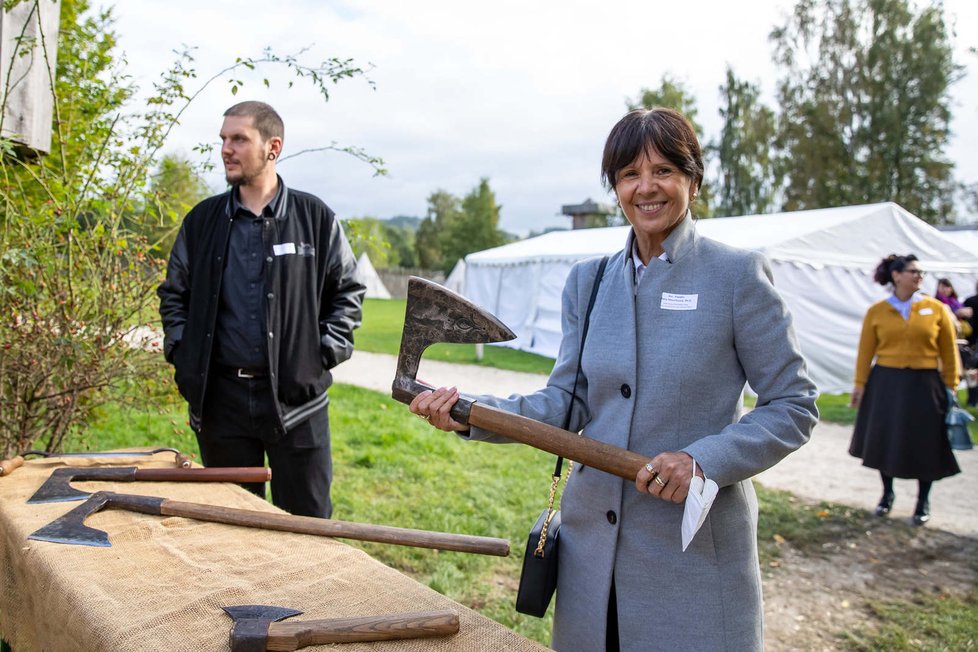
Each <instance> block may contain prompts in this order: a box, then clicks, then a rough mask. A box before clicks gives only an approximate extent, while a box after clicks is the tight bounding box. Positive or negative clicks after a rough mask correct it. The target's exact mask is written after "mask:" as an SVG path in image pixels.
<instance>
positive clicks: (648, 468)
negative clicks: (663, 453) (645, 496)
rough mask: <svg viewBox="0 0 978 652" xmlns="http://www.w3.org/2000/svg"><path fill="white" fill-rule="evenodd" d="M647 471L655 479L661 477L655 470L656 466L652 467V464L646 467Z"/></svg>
mask: <svg viewBox="0 0 978 652" xmlns="http://www.w3.org/2000/svg"><path fill="white" fill-rule="evenodd" d="M645 470H646V471H648V472H649V473H651V474H652V476H653V477H655V476H657V475H659V472H658V471H656V470H655V467H654V466H652V462H649V463H648V464H646V465H645Z"/></svg>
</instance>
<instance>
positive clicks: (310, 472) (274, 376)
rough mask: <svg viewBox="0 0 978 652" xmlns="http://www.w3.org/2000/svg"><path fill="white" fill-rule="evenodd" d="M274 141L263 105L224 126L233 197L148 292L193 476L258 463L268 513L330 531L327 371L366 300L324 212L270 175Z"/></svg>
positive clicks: (334, 222) (332, 220)
mask: <svg viewBox="0 0 978 652" xmlns="http://www.w3.org/2000/svg"><path fill="white" fill-rule="evenodd" d="M284 131H285V130H284V126H283V124H282V119H281V118H280V117H279V115H278V114H277V113H276V112H275V110H274V109H273V108H272V107H271V106H269V105H267V104H265V103H263V102H242V103H240V104H236V105H234V106H232V107H231V108H230V109H228V110H227V111H226V112H225V113H224V124H223V126H222V128H221V142H222V143H223V145H222V146H221V159H222V161H223V163H224V171H225V175H226V177H227V182H228V184H229V185H230V186H231V189H230V190H229V191H228V192H225V193H224V194H221V195H217V196H215V197H210V198H208V199H205V200H204V201H202V202H201V203H199V204H198V205H197V206H195V207H194V208H193V209H192V210H191V211H190V213H188V214H187V216H186V218H185V219H184V221H183V225H182V226H181V228H180V232H179V234H178V236H177V239H176V242H175V243H174V245H173V250H172V251H171V253H170V260H169V264H168V266H167V274H166V280H164V281H163V283H162V284H161V285H160V287H159V289H158V290H157V294H158V295H159V297H160V315H161V316H162V318H163V330H164V342H163V352H164V355H165V356H166V359H167V361H169V362H170V363H172V364H173V366H174V379H175V380H176V383H177V387H178V388H179V390H180V393H181V394H182V395H183V397H184V398H185V399H187V403H188V407H189V412H190V425H191V427H192V428H193V429H194V432H195V433H196V434H197V442H198V445H199V446H200V454H201V458H202V461H203V463H204V464H205V465H206V466H262V465H264V460H265V456H266V455H267V456H268V464H269V466H270V467H271V469H272V502H273V503H274V504H275V505H277V506H279V507H281V508H282V509H285V510H286V511H288V512H291V513H293V514H300V515H303V516H319V517H323V518H328V517H329V516H330V515H331V514H332V509H333V508H332V503H331V502H330V497H329V488H330V482H331V480H332V476H333V470H332V459H331V455H330V443H329V417H328V412H327V408H328V404H329V398H328V396H327V393H326V390H327V389H328V388H329V386H330V385H331V384H332V374H330V371H329V370H330V369H332V368H333V367H335V366H336V365H338V364H340V363H341V362H343V361H344V360H347V359H348V358H349V357H350V355H351V354H352V353H353V330H354V329H355V328H357V327H358V326H359V325H360V318H361V303H362V301H363V295H364V292H365V291H366V288H365V287H364V286H363V284H361V283H360V282H359V281H357V280H356V279H355V278H354V272H355V270H356V260H355V258H354V257H353V252H352V251H351V249H350V245H349V243H348V242H347V240H346V237H345V236H344V234H343V229H342V227H341V226H340V223H339V220H338V219H337V218H336V215H335V214H334V213H333V211H331V210H330V209H329V207H328V206H326V204H324V203H323V202H322V201H320V200H319V199H317V198H316V197H314V196H312V195H310V194H308V193H304V192H300V191H297V190H293V189H291V188H287V187H286V186H285V184H284V183H283V181H282V178H281V177H279V176H278V175H277V174H276V172H275V160H276V159H277V158H278V156H279V154H280V153H281V151H282V143H283V139H284ZM244 486H245V487H246V488H247V489H249V490H250V491H252V492H254V493H256V494H257V495H259V496H264V494H265V488H264V485H262V484H251V485H248V484H246V485H244Z"/></svg>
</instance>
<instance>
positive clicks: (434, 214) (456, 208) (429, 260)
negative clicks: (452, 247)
mask: <svg viewBox="0 0 978 652" xmlns="http://www.w3.org/2000/svg"><path fill="white" fill-rule="evenodd" d="M461 219H462V205H461V202H460V201H459V200H458V197H455V196H454V195H452V194H451V193H449V192H446V191H444V190H436V191H435V192H433V193H431V194H430V195H429V196H428V212H427V214H426V216H425V218H424V219H423V220H421V224H420V225H419V226H418V233H417V236H415V240H414V247H415V250H416V251H417V254H418V264H419V265H420V266H421V267H422V268H424V269H442V268H443V267H444V266H445V255H444V253H443V251H442V247H443V242H444V240H445V237H446V236H445V234H446V233H448V232H449V230H450V229H451V228H452V225H454V224H455V223H456V222H458V221H459V220H461ZM452 264H453V265H454V264H455V261H452Z"/></svg>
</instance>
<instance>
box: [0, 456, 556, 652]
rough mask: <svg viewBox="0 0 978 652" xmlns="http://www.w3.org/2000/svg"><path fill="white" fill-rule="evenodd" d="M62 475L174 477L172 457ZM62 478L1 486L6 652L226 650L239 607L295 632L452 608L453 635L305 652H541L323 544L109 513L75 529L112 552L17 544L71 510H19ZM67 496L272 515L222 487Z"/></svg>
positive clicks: (20, 479)
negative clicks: (278, 614)
mask: <svg viewBox="0 0 978 652" xmlns="http://www.w3.org/2000/svg"><path fill="white" fill-rule="evenodd" d="M71 464H72V465H74V466H82V465H89V464H111V465H113V466H126V465H130V466H131V465H133V464H138V465H139V466H172V465H173V455H172V453H171V454H159V455H157V456H154V457H153V458H145V457H144V458H136V459H135V460H127V461H125V462H120V461H119V459H118V458H102V459H99V460H88V459H74V460H72V461H71ZM64 465H65V461H64V458H61V459H58V460H55V459H50V460H31V461H28V463H27V464H25V465H24V466H23V467H22V468H20V469H18V470H17V471H15V472H14V473H12V474H11V475H9V476H6V477H0V537H2V557H0V574H2V583H0V634H2V637H3V638H4V639H5V640H6V641H7V642H8V643H9V644H10V645H11V647H12V648H13V650H14V652H29V651H32V650H52V651H57V652H63V651H65V652H66V651H70V650H85V651H89V652H91V651H95V650H111V651H113V652H115V651H119V650H126V651H135V650H153V651H157V650H227V649H228V634H229V632H230V626H231V620H230V618H228V617H227V616H226V615H225V614H224V612H223V611H222V609H221V608H222V607H224V606H227V605H236V604H271V605H277V606H282V607H289V608H293V609H298V610H301V611H303V612H305V613H304V614H303V615H301V616H297V617H296V618H298V619H301V618H309V619H313V618H334V617H337V618H338V617H348V616H365V615H373V614H391V613H398V612H409V611H427V610H436V609H453V610H455V611H456V612H457V613H458V614H459V619H460V623H461V626H460V631H459V633H458V634H456V635H454V636H451V637H447V638H440V639H436V638H431V639H417V640H406V641H389V642H377V643H350V644H342V645H333V646H315V647H308V648H304V649H307V650H316V649H343V650H347V651H349V652H356V651H360V650H374V651H376V650H408V651H411V650H417V651H421V650H432V651H435V650H443V651H448V650H453V651H455V650H493V651H495V650H513V651H522V650H544V649H546V648H544V647H542V646H540V645H539V644H537V643H535V642H533V641H530V640H528V639H526V638H524V637H522V636H520V635H518V634H516V633H514V632H513V631H511V630H509V629H507V628H506V627H503V626H502V625H500V624H499V623H496V622H495V621H492V620H490V619H488V618H485V617H483V616H481V615H479V614H478V613H476V612H474V611H471V610H470V609H467V608H465V607H463V606H462V605H460V604H458V603H456V602H454V601H452V600H450V599H448V598H446V597H444V596H442V595H440V594H439V593H437V592H435V591H433V590H431V589H429V588H427V587H425V586H424V585H422V584H420V583H418V582H416V581H414V580H412V579H411V578H409V577H407V576H405V575H403V574H401V573H400V572H398V571H396V570H394V569H392V568H389V567H387V566H385V565H384V564H382V563H380V562H378V561H376V560H375V559H373V558H371V557H370V556H368V555H367V554H366V553H364V552H362V551H360V550H357V549H356V548H353V547H352V546H349V545H347V544H345V543H343V542H341V541H338V540H334V539H328V538H324V537H315V536H310V535H303V534H292V533H286V532H274V531H265V530H257V529H251V528H243V527H237V526H232V525H223V524H218V523H204V522H200V521H194V520H189V519H184V518H175V517H159V516H148V515H144V514H137V513H133V512H128V511H122V510H117V509H110V510H106V511H103V512H99V513H97V514H94V515H93V516H90V517H89V518H88V519H87V521H86V525H89V526H91V527H95V528H98V529H100V530H105V531H106V532H108V534H109V539H110V541H111V543H112V546H111V547H109V548H96V547H89V546H75V545H61V544H55V543H47V542H41V541H33V540H28V539H27V536H28V535H29V534H30V533H31V532H33V531H35V530H36V529H38V528H40V527H42V526H44V525H46V524H47V523H49V522H50V521H52V520H54V519H56V518H58V517H59V516H61V515H63V514H64V513H66V512H67V511H69V510H70V509H72V508H73V507H75V506H76V505H78V504H79V503H77V502H69V503H49V504H41V505H28V504H26V501H27V499H28V498H29V497H30V496H31V495H32V494H33V493H34V491H35V490H36V489H37V488H38V487H39V486H40V485H41V484H42V483H43V482H44V480H45V479H47V477H48V475H50V472H51V471H52V470H53V469H54V468H56V467H58V466H64ZM73 486H74V487H76V488H79V489H82V490H86V491H98V490H106V491H117V492H120V493H131V494H142V495H152V496H162V497H166V498H171V499H174V500H181V501H188V502H201V503H208V504H214V505H223V506H227V507H238V508H243V509H257V510H266V511H272V512H275V511H278V510H277V509H276V508H275V507H273V506H272V505H270V504H268V503H267V502H265V501H263V500H261V499H259V498H257V497H256V496H254V495H252V494H250V493H248V492H246V491H245V490H243V489H241V488H240V487H238V486H236V485H233V484H223V483H202V484H201V483H169V482H166V483H164V482H136V483H112V482H88V483H85V482H76V483H74V484H73ZM430 554H433V555H434V554H440V553H438V552H437V551H434V550H432V551H430ZM452 554H460V553H452Z"/></svg>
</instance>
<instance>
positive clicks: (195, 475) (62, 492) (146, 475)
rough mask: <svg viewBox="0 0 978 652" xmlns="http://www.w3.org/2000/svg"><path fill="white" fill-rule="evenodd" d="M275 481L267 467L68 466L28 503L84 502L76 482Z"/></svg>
mask: <svg viewBox="0 0 978 652" xmlns="http://www.w3.org/2000/svg"><path fill="white" fill-rule="evenodd" d="M271 478H272V470H271V469H269V468H266V467H264V466H237V467H234V466H229V467H219V466H212V467H208V468H205V469H155V468H153V469H140V468H136V467H135V466H124V467H90V468H86V467H78V466H66V467H62V468H60V469H55V470H54V471H52V472H51V475H50V476H48V479H47V480H45V481H44V484H42V485H41V487H40V488H39V489H38V490H37V491H35V492H34V495H33V496H31V497H30V498H29V499H28V500H27V502H28V503H29V504H34V503H59V502H64V501H68V500H83V499H85V498H88V497H89V496H90V495H91V493H89V492H87V491H80V490H78V489H74V488H72V486H71V482H72V481H73V480H78V481H79V482H81V481H85V482H90V481H93V480H105V481H112V482H267V481H268V480H270V479H271Z"/></svg>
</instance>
